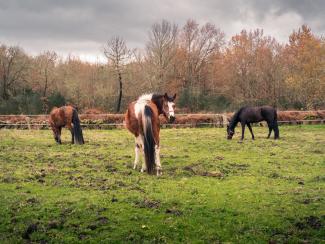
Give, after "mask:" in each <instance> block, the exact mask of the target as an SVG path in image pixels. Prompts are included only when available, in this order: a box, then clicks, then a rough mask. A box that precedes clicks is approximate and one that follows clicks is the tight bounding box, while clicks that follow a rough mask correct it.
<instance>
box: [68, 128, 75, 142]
mask: <svg viewBox="0 0 325 244" xmlns="http://www.w3.org/2000/svg"><path fill="white" fill-rule="evenodd" d="M67 127H68V129H69V130H70V132H71V137H72V138H71V143H72V144H74V132H73V127H72V125H67Z"/></svg>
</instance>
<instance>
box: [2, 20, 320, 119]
mask: <svg viewBox="0 0 325 244" xmlns="http://www.w3.org/2000/svg"><path fill="white" fill-rule="evenodd" d="M288 36H289V38H288V42H287V43H284V44H282V43H279V42H278V41H277V40H276V39H275V38H273V37H271V36H267V35H265V34H264V32H263V30H261V29H256V30H242V31H241V32H240V33H238V34H236V35H234V36H232V37H231V38H230V40H226V38H225V35H224V33H223V31H222V30H221V29H219V28H217V27H216V26H215V25H214V24H212V23H206V24H203V25H199V24H198V23H197V22H196V21H195V20H188V21H187V22H186V23H185V25H184V26H182V27H179V26H177V25H175V24H172V23H170V22H168V21H166V20H163V21H161V22H159V23H155V24H154V25H153V26H152V28H151V30H150V31H149V35H148V41H147V43H146V46H145V48H144V49H143V50H140V49H134V50H131V49H129V48H127V46H126V44H127V42H126V41H125V40H123V38H121V37H119V38H118V40H120V43H122V44H123V45H120V46H118V47H120V48H121V49H118V47H116V48H117V49H116V50H122V51H123V52H108V51H107V50H115V49H112V48H114V46H112V43H114V42H110V41H108V42H107V46H105V50H103V51H104V52H105V55H106V57H107V63H88V62H84V61H82V60H80V59H79V58H78V57H73V56H69V57H67V58H62V57H60V56H58V55H57V54H56V53H55V52H53V51H48V52H44V53H41V54H39V55H38V56H31V55H29V54H27V53H26V52H25V51H24V50H23V49H22V48H20V47H16V46H14V47H12V46H7V45H5V44H2V45H1V46H0V114H17V113H18V114H19V113H25V114H40V113H48V112H49V110H50V109H51V108H52V107H53V106H61V105H64V104H67V103H71V104H74V105H76V106H77V107H78V108H79V109H80V110H81V111H82V110H83V111H85V110H87V109H88V111H92V109H95V110H93V113H99V112H98V111H100V112H101V113H102V112H116V111H120V112H123V111H124V110H125V108H126V106H127V104H128V103H129V102H130V101H132V100H135V99H136V98H137V97H138V96H139V95H141V94H142V93H147V92H148V91H149V92H150V91H155V92H158V93H163V92H172V93H175V92H176V93H177V94H178V96H177V97H178V99H177V108H178V109H179V111H182V112H187V113H193V112H224V111H234V110H235V109H237V108H239V107H240V106H243V105H272V106H275V107H277V108H278V109H280V110H288V109H294V110H297V109H298V110H307V109H308V110H314V109H324V108H325V72H324V70H325V58H324V57H325V40H324V37H320V36H317V35H315V34H313V32H312V30H311V29H310V28H309V27H308V26H306V25H303V26H301V27H300V28H298V29H297V30H295V31H293V32H292V33H291V34H289V33H288ZM111 40H117V38H116V37H115V39H114V37H112V39H111ZM115 43H116V42H115ZM114 55H115V56H114ZM116 55H117V56H116ZM120 55H122V56H120ZM112 57H123V59H119V60H117V59H116V58H115V59H114V58H112ZM117 61H118V62H117ZM122 61H123V62H122ZM117 64H118V65H117ZM87 113H88V112H87Z"/></svg>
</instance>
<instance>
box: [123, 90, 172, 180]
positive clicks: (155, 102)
mask: <svg viewBox="0 0 325 244" xmlns="http://www.w3.org/2000/svg"><path fill="white" fill-rule="evenodd" d="M175 98H176V94H175V95H174V96H173V97H170V96H168V95H167V93H165V95H157V94H145V95H142V96H140V97H139V98H138V100H137V101H135V102H132V103H130V104H129V105H128V109H127V111H126V113H125V122H126V124H125V125H126V128H127V129H128V130H129V131H130V132H131V133H132V134H133V135H134V136H135V160H134V165H133V169H136V167H137V164H138V162H139V156H140V150H143V152H144V159H145V160H144V161H145V162H144V163H143V164H142V168H141V172H144V171H147V173H148V174H153V173H154V170H155V169H156V172H157V175H161V173H162V172H161V171H162V168H161V163H160V144H159V132H160V121H159V115H160V114H162V115H163V116H164V117H165V118H166V119H167V120H168V121H169V122H171V123H172V122H174V120H175V113H174V109H175V103H174V100H175Z"/></svg>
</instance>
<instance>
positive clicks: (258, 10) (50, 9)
mask: <svg viewBox="0 0 325 244" xmlns="http://www.w3.org/2000/svg"><path fill="white" fill-rule="evenodd" d="M189 18H191V19H194V20H196V21H197V22H198V23H200V24H203V23H206V22H211V23H213V24H215V25H216V26H217V27H219V28H220V29H221V30H222V31H224V32H225V33H226V37H227V39H229V38H230V37H231V36H232V35H234V34H236V33H239V32H240V31H241V30H242V29H244V28H245V29H248V30H250V29H255V28H263V29H264V32H265V33H266V34H269V35H272V36H274V37H275V38H276V39H277V40H278V41H280V42H286V41H287V39H288V36H289V34H290V33H291V32H292V31H293V30H294V29H297V28H299V27H300V26H301V25H302V24H308V25H309V26H310V27H311V28H312V30H313V32H314V33H316V34H318V35H324V34H325V0H246V1H245V0H160V1H158V0H128V1H126V0H124V1H123V0H0V43H5V44H7V45H19V46H21V47H23V48H24V49H25V50H26V51H27V52H28V53H31V54H34V55H35V54H38V53H40V52H42V51H44V50H54V51H56V52H57V53H59V54H60V55H63V56H66V55H68V54H73V55H78V56H80V57H81V58H82V59H83V60H89V61H95V60H96V59H97V58H98V59H99V60H101V59H102V46H103V45H104V43H105V41H106V40H108V39H109V38H110V37H112V36H116V35H118V36H121V37H123V38H124V39H125V40H126V42H127V44H128V46H129V47H131V48H136V47H137V48H143V47H144V46H145V43H146V41H147V39H148V32H149V30H150V27H151V26H152V25H153V24H154V23H155V22H160V21H161V20H162V19H166V20H168V21H170V22H174V23H176V24H178V25H179V26H182V25H183V24H184V23H185V22H186V20H187V19H189Z"/></svg>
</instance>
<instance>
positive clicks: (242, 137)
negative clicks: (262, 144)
mask: <svg viewBox="0 0 325 244" xmlns="http://www.w3.org/2000/svg"><path fill="white" fill-rule="evenodd" d="M245 125H246V123H245V122H241V140H244V134H245Z"/></svg>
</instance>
